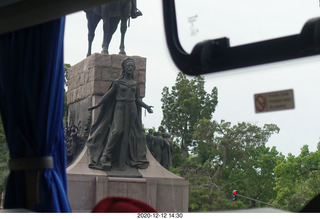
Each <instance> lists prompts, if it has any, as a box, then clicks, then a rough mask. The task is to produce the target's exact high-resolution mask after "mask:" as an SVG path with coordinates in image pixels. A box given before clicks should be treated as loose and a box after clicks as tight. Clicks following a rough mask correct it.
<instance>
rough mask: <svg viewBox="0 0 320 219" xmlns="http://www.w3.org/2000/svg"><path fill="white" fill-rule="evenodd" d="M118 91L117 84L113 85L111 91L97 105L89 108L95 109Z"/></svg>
mask: <svg viewBox="0 0 320 219" xmlns="http://www.w3.org/2000/svg"><path fill="white" fill-rule="evenodd" d="M115 92H116V86H115V85H114V84H112V85H111V87H110V89H109V91H108V92H107V93H105V94H104V95H103V97H102V98H101V100H100V101H99V102H98V103H97V105H95V106H92V107H89V108H88V110H94V109H97V108H99V107H100V106H102V105H103V104H105V103H106V102H108V100H109V99H110V98H112V97H113V96H114V95H115Z"/></svg>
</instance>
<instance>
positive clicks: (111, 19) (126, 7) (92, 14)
mask: <svg viewBox="0 0 320 219" xmlns="http://www.w3.org/2000/svg"><path fill="white" fill-rule="evenodd" d="M131 7H132V3H131V0H119V1H117V2H114V3H108V4H105V5H102V6H99V7H96V8H93V9H90V10H87V11H85V12H86V16H87V20H88V42H89V45H88V53H87V56H90V55H91V45H92V41H93V39H94V35H95V34H94V32H95V29H96V27H97V25H98V23H99V22H100V20H101V19H102V20H103V32H104V33H103V43H102V52H101V53H103V54H109V51H108V48H109V44H110V41H111V38H112V35H113V34H114V32H115V31H116V29H117V27H118V24H119V22H120V21H121V23H120V24H121V27H120V31H121V42H120V47H119V49H120V52H119V54H122V55H126V52H125V47H124V37H125V34H126V31H127V21H128V19H129V17H130V12H131Z"/></svg>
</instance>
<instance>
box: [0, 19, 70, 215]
mask: <svg viewBox="0 0 320 219" xmlns="http://www.w3.org/2000/svg"><path fill="white" fill-rule="evenodd" d="M64 25H65V18H64V17H63V18H61V19H58V20H54V21H50V22H47V23H44V24H40V25H36V26H33V27H29V28H25V29H22V30H18V31H15V32H11V33H8V34H4V35H0V113H1V117H2V121H3V126H4V129H5V134H6V138H7V143H8V148H9V152H10V159H11V160H18V161H19V160H20V161H22V162H25V163H26V166H27V162H28V161H23V160H21V158H32V159H33V161H34V158H43V157H44V158H48V157H49V158H52V159H53V168H49V169H48V168H47V169H41V167H39V169H38V170H27V171H26V170H19V168H18V169H15V170H11V171H10V174H9V178H8V182H7V188H6V195H5V203H4V207H5V208H7V209H10V208H25V209H29V210H32V211H36V212H70V206H69V202H68V198H67V183H66V161H65V144H64V133H63V123H62V118H63V102H64V59H63V38H64ZM32 159H31V160H32ZM35 162H37V160H35ZM18 163H19V162H18ZM23 166H24V165H23ZM36 166H38V164H36ZM39 166H41V165H40V164H39ZM22 169H23V167H22ZM28 173H31V178H32V177H33V179H32V180H33V181H32V180H31V181H32V182H34V183H35V184H36V185H32V186H35V187H36V190H34V191H33V190H31V191H30V189H29V188H27V186H28V179H27V178H28V177H27V175H28ZM29 175H30V174H29ZM29 178H30V176H29ZM29 183H30V182H29ZM28 193H31V196H30V195H28ZM30 198H31V199H35V200H34V205H32V206H31V209H30V208H28V205H30ZM31 203H33V202H32V200H31Z"/></svg>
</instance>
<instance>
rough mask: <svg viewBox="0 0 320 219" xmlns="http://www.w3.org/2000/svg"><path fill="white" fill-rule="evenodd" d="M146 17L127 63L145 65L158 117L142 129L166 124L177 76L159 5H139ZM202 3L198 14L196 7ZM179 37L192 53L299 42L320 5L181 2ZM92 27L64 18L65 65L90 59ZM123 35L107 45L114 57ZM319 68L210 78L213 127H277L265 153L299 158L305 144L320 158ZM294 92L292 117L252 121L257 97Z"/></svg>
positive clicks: (286, 66)
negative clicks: (215, 42) (216, 43)
mask: <svg viewBox="0 0 320 219" xmlns="http://www.w3.org/2000/svg"><path fill="white" fill-rule="evenodd" d="M137 1H138V8H139V9H140V10H141V11H142V13H143V16H142V17H139V18H137V19H135V20H131V22H130V27H129V28H128V31H127V34H126V41H125V45H126V52H127V55H139V56H142V57H146V58H147V84H146V97H145V98H144V102H146V103H147V104H149V105H153V106H154V113H153V114H147V115H146V117H143V123H144V125H145V127H148V128H149V127H150V128H151V127H156V128H157V127H158V126H159V125H160V122H161V118H162V113H161V101H160V99H161V91H162V89H163V87H164V86H168V87H170V88H171V86H172V85H174V83H175V79H176V76H177V73H178V72H179V69H177V68H176V67H175V65H174V63H173V62H172V61H171V59H170V55H169V53H168V50H167V48H166V42H165V38H164V28H163V18H162V4H161V0H137ZM200 2H201V3H203V4H202V5H201V6H198V5H195V3H200ZM177 14H178V22H179V34H180V36H181V38H180V40H181V43H182V46H183V47H184V48H185V50H186V51H187V52H189V51H191V49H192V48H193V46H194V45H195V44H196V43H197V42H200V41H202V40H205V39H216V38H220V37H228V38H230V43H231V46H235V45H241V44H245V43H250V42H256V41H261V40H266V39H271V38H274V37H281V36H287V35H291V34H298V33H299V32H300V31H301V28H302V26H303V24H304V23H305V22H306V21H307V20H308V19H309V18H312V17H317V16H319V14H320V8H319V0H281V1H279V0H268V1H263V0H244V1H238V0H223V1H222V0H199V1H192V0H177ZM86 25H87V21H86V16H85V13H84V12H78V13H74V14H71V15H68V16H67V19H66V31H65V63H69V64H71V65H74V64H76V63H78V62H80V61H82V60H83V59H85V58H86V53H87V26H86ZM102 35H103V32H102V23H100V24H99V26H98V27H97V30H96V38H95V40H94V42H93V49H92V52H93V53H95V52H100V51H101V44H102ZM119 43H120V31H119V29H118V30H117V32H116V34H115V35H114V36H113V40H112V42H111V45H110V49H109V51H110V53H112V54H117V53H118V51H119V49H118V47H119ZM319 73H320V62H319V58H316V59H315V58H313V59H306V60H300V61H298V62H286V63H280V64H272V65H267V66H261V67H253V68H246V69H240V70H233V71H228V72H220V73H217V74H212V75H207V76H205V77H206V81H207V82H206V88H207V89H208V91H210V90H211V89H212V87H213V86H216V87H217V88H218V93H219V94H218V98H219V104H218V108H217V110H216V112H215V113H214V119H216V120H218V121H220V120H221V119H224V120H226V121H230V122H232V123H233V124H236V123H237V122H242V121H245V122H251V123H256V124H257V125H259V126H263V124H265V123H274V124H277V125H278V126H279V127H280V133H279V134H275V135H274V136H273V137H272V138H271V139H270V141H269V142H268V144H267V146H269V147H271V146H276V147H277V149H278V150H279V151H280V152H282V153H283V154H285V155H287V153H289V152H291V153H293V154H295V155H298V154H299V152H300V148H301V147H302V146H303V145H304V144H308V145H309V148H310V151H314V150H316V146H317V143H318V142H319V137H320V113H319V112H320V87H319V81H320V76H319ZM287 89H293V90H294V101H295V109H293V110H285V111H277V112H267V113H259V114H256V113H255V109H254V98H253V96H254V94H258V93H264V92H270V91H278V90H287Z"/></svg>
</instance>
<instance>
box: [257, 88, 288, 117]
mask: <svg viewBox="0 0 320 219" xmlns="http://www.w3.org/2000/svg"><path fill="white" fill-rule="evenodd" d="M254 105H255V110H256V113H262V112H270V111H278V110H287V109H294V97H293V90H292V89H290V90H283V91H275V92H269V93H261V94H255V95H254Z"/></svg>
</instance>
